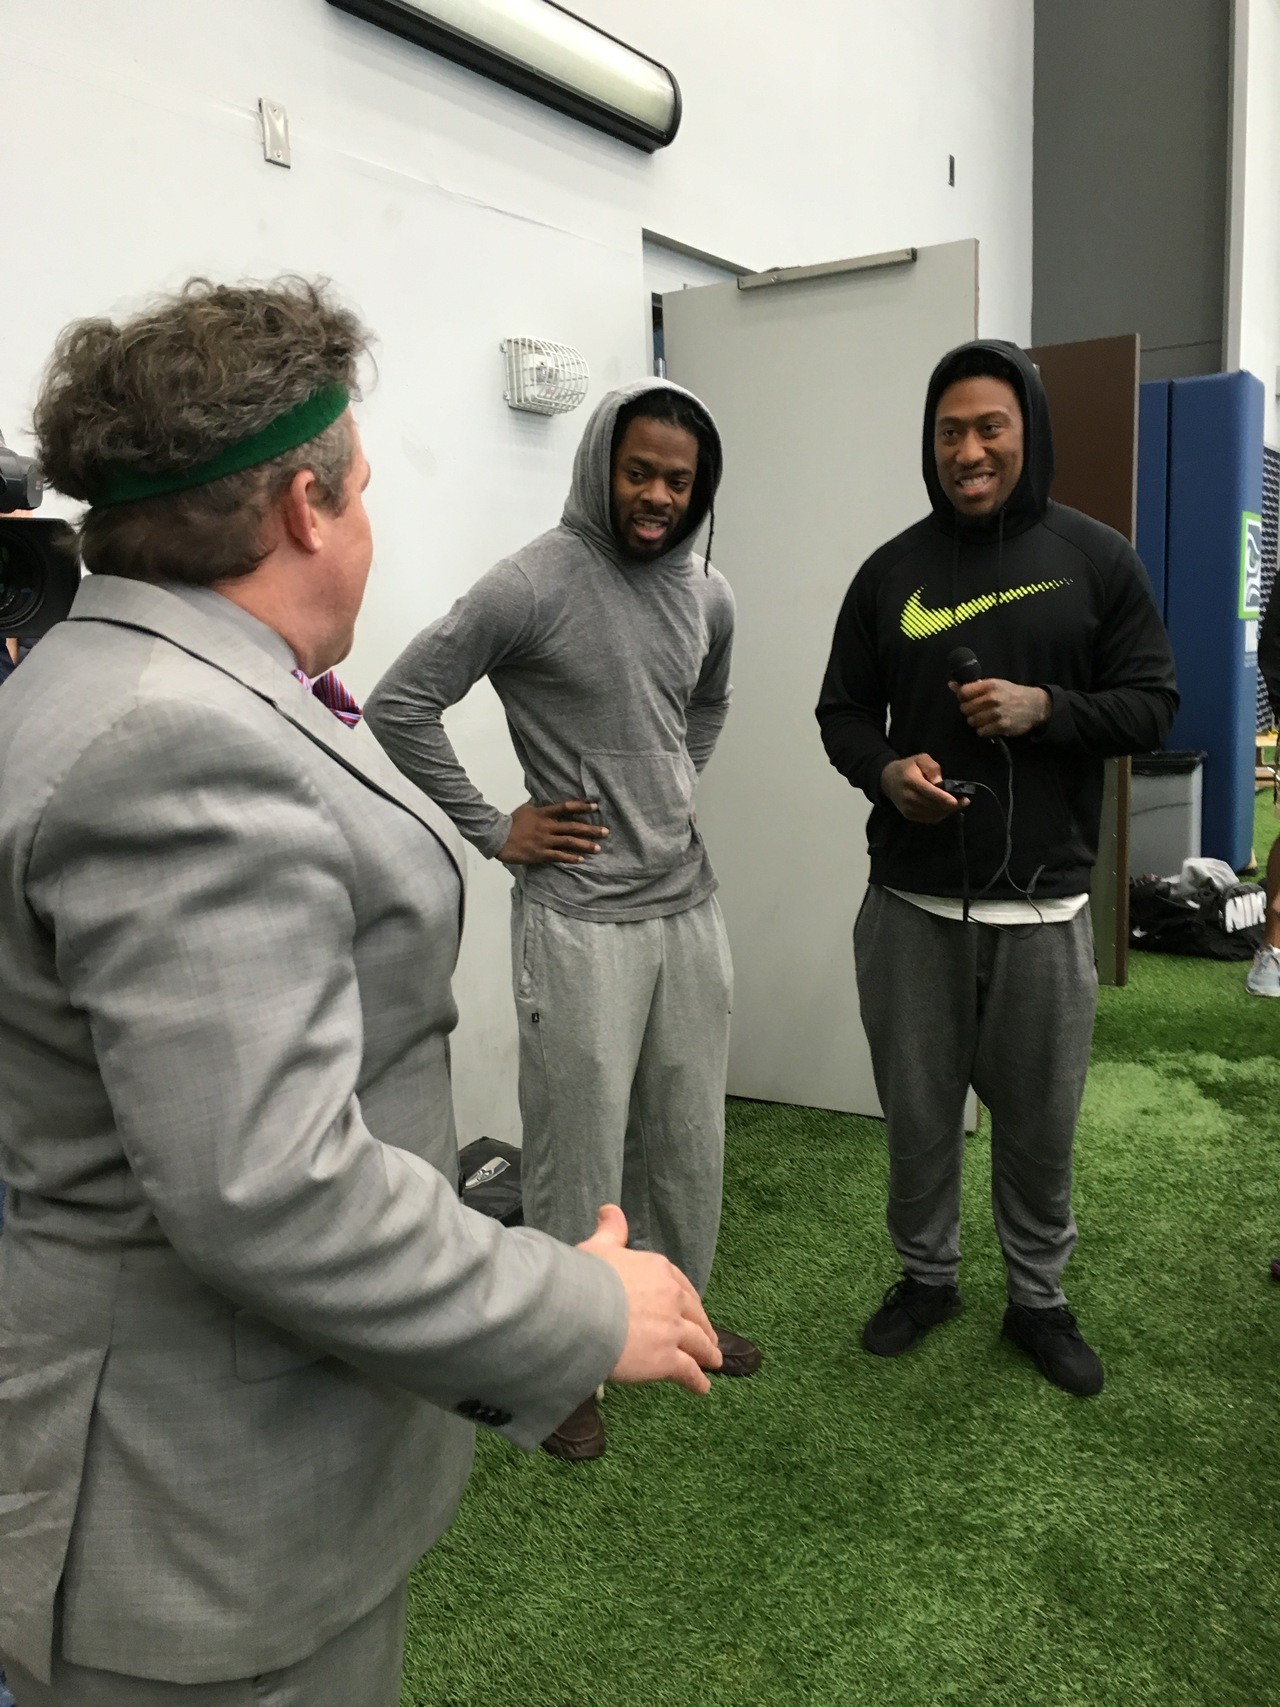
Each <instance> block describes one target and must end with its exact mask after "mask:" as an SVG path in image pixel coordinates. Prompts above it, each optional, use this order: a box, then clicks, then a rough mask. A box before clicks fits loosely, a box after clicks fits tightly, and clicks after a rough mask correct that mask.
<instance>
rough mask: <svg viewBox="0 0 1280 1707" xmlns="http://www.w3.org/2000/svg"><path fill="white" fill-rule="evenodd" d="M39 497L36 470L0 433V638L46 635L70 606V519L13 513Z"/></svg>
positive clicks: (74, 565) (76, 576) (75, 580)
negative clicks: (42, 518) (11, 448)
mask: <svg viewBox="0 0 1280 1707" xmlns="http://www.w3.org/2000/svg"><path fill="white" fill-rule="evenodd" d="M43 497H44V481H43V479H42V478H41V475H40V470H39V468H38V467H37V466H36V464H35V463H34V462H33V461H32V459H31V458H30V457H29V456H19V455H18V453H17V451H15V450H10V449H9V447H8V445H7V444H5V442H4V435H3V434H2V433H0V636H2V637H3V638H4V639H6V640H8V639H14V640H38V639H39V638H40V636H41V635H42V634H47V633H48V632H49V630H50V629H51V628H52V627H53V625H54V623H55V622H61V621H62V619H63V617H64V616H66V614H67V612H68V611H69V610H70V609H71V601H72V599H74V598H75V596H76V588H77V587H78V586H79V585H80V563H79V560H78V558H77V556H76V530H75V529H74V528H73V527H72V526H71V525H70V523H68V522H63V521H53V520H36V519H34V518H28V517H26V516H23V517H16V516H14V515H13V511H14V510H34V509H36V508H37V506H38V505H39V503H40V500H41V499H42V498H43ZM6 518H7V519H6Z"/></svg>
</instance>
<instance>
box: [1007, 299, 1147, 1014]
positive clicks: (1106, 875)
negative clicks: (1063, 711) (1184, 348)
mask: <svg viewBox="0 0 1280 1707" xmlns="http://www.w3.org/2000/svg"><path fill="white" fill-rule="evenodd" d="M1028 354H1029V355H1030V357H1031V359H1032V361H1033V362H1035V364H1036V366H1037V367H1038V368H1039V369H1040V378H1041V380H1042V381H1043V382H1044V389H1045V395H1046V396H1047V397H1048V399H1049V416H1050V419H1051V420H1052V422H1053V450H1054V462H1055V467H1056V472H1055V475H1054V481H1053V493H1052V496H1053V497H1054V498H1056V499H1057V501H1058V502H1059V503H1060V504H1070V505H1071V507H1072V509H1075V510H1083V511H1084V513H1085V515H1086V516H1093V517H1094V518H1095V519H1096V520H1097V521H1100V522H1105V523H1106V524H1107V526H1108V527H1113V528H1115V530H1116V532H1117V533H1122V534H1123V535H1124V537H1125V538H1126V539H1127V540H1128V541H1129V543H1130V544H1131V545H1132V544H1133V543H1134V541H1135V539H1136V537H1137V530H1138V379H1139V365H1140V362H1141V355H1142V352H1141V347H1140V344H1139V339H1138V336H1137V334H1136V333H1132V334H1128V335H1126V336H1124V337H1120V338H1090V339H1087V340H1085V341H1083V342H1080V343H1075V344H1041V345H1039V346H1038V347H1037V348H1035V349H1032V350H1030V351H1028ZM1128 874H1129V761H1128V759H1112V760H1111V761H1110V762H1109V763H1108V765H1107V791H1106V798H1105V801H1104V804H1103V813H1102V834H1101V837H1100V840H1099V845H1098V864H1097V866H1096V868H1095V870H1094V881H1093V894H1092V896H1091V906H1092V910H1093V933H1094V941H1095V944H1096V946H1097V953H1098V974H1099V977H1100V978H1101V979H1102V982H1103V983H1104V984H1127V983H1128V981H1129V875H1128Z"/></svg>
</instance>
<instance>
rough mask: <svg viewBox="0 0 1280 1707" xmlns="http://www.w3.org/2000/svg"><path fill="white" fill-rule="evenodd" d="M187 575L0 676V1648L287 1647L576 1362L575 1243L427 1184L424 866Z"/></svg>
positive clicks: (334, 1614)
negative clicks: (486, 1436)
mask: <svg viewBox="0 0 1280 1707" xmlns="http://www.w3.org/2000/svg"><path fill="white" fill-rule="evenodd" d="M291 661H292V660H291V657H290V655H289V653H288V649H287V648H286V647H284V645H283V642H281V641H280V640H279V637H278V636H275V635H273V634H272V633H271V631H270V630H267V629H264V628H262V626H261V625H260V624H257V623H256V622H254V620H253V619H252V618H249V617H246V616H245V615H244V613H241V612H239V611H236V610H234V608H233V607H231V606H230V605H229V604H228V603H227V601H225V600H222V599H219V598H218V596H217V595H216V594H212V593H206V594H194V595H193V594H190V593H185V594H180V593H178V592H176V591H175V590H171V589H165V588H159V587H150V586H146V585H143V584H141V583H138V582H130V581H124V580H120V579H116V578H112V577H90V578H89V579H87V580H86V581H85V582H84V583H83V584H82V586H81V589H80V592H79V594H78V596H77V599H76V602H75V606H74V609H73V611H72V613H71V617H70V619H69V620H68V621H67V622H65V623H63V624H61V625H60V626H59V627H58V628H56V629H55V630H54V631H53V632H52V633H51V634H50V635H49V636H48V638H47V639H45V640H43V641H42V642H41V644H40V645H39V646H38V647H37V648H36V649H35V651H34V652H33V653H32V655H31V657H30V658H29V659H28V660H27V661H26V662H25V663H24V664H23V666H22V668H21V669H20V670H19V671H17V672H16V674H15V675H14V677H13V679H12V680H11V681H9V682H7V683H5V685H4V687H3V690H0V1178H4V1179H6V1180H7V1181H8V1183H9V1185H10V1188H11V1189H10V1195H9V1206H8V1216H7V1220H6V1225H5V1230H4V1234H3V1236H0V1654H4V1655H9V1656H11V1657H12V1658H14V1659H16V1660H18V1661H19V1662H20V1663H21V1664H22V1665H24V1666H25V1667H26V1668H27V1669H28V1670H29V1671H31V1672H33V1673H35V1674H36V1675H37V1676H38V1677H41V1678H45V1679H47V1677H48V1674H49V1663H50V1654H51V1648H52V1643H53V1641H54V1632H55V1622H56V1620H55V1597H59V1587H60V1588H61V1593H60V1597H59V1598H60V1602H61V1605H60V1623H61V1635H60V1645H61V1651H62V1653H63V1654H64V1655H65V1657H66V1658H67V1659H68V1660H70V1661H72V1662H74V1663H76V1664H78V1665H86V1666H99V1667H103V1668H106V1669H108V1670H113V1671H120V1672H126V1673H130V1674H133V1675H137V1676H144V1677H155V1678H165V1679H171V1680H173V1681H175V1682H180V1683H198V1682H206V1681H212V1680H215V1679H221V1678H228V1677H240V1676H244V1675H246V1674H251V1673H257V1672H261V1671H267V1670H271V1669H274V1668H276V1667H279V1666H284V1665H289V1664H292V1663H293V1662H295V1661H296V1660H298V1659H301V1658H303V1657H304V1656H305V1655H307V1654H308V1653H310V1652H312V1651H314V1649H315V1648H316V1647H318V1646H319V1645H320V1644H321V1643H323V1642H325V1641H327V1640H328V1639H329V1638H330V1637H331V1636H333V1635H335V1634H336V1633H337V1632H339V1631H340V1630H342V1629H344V1628H345V1627H346V1626H347V1625H348V1624H349V1623H351V1622H352V1621H353V1620H354V1619H356V1618H357V1617H359V1616H361V1615H362V1614H363V1613H364V1612H365V1611H367V1610H368V1609H369V1608H371V1607H372V1606H374V1605H375V1604H377V1602H378V1601H380V1600H381V1599H382V1598H383V1597H384V1596H385V1595H386V1594H387V1593H389V1592H390V1590H391V1589H392V1588H393V1587H394V1586H395V1585H396V1583H397V1582H398V1581H400V1580H401V1579H402V1578H403V1577H404V1576H405V1575H406V1574H407V1572H408V1571H409V1569H410V1568H411V1567H412V1565H413V1563H414V1561H415V1560H416V1559H417V1558H418V1557H419V1555H420V1554H422V1553H423V1552H424V1551H425V1550H426V1549H427V1548H428V1547H429V1546H430V1545H431V1544H432V1542H433V1541H434V1540H435V1539H436V1537H437V1536H438V1535H439V1534H440V1533H441V1531H442V1530H443V1529H444V1528H445V1526H446V1525H447V1524H448V1523H449V1521H450V1519H451V1517H452V1516H453V1513H454V1510H455V1508H456V1506H457V1504H458V1500H459V1498H460V1496H461V1494H462V1490H463V1486H464V1484H465V1481H466V1477H467V1473H468V1469H469V1466H470V1459H471V1451H472V1443H473V1429H474V1423H475V1422H477V1421H478V1422H481V1423H486V1424H488V1425H489V1426H491V1427H496V1428H499V1429H500V1430H501V1431H502V1432H503V1433H505V1434H507V1435H509V1436H510V1437H511V1438H512V1439H513V1440H514V1441H516V1442H517V1443H518V1444H520V1445H522V1446H526V1447H532V1446H534V1445H535V1444H536V1443H537V1442H538V1441H539V1440H541V1439H542V1438H543V1437H544V1436H545V1435H546V1434H547V1433H549V1432H550V1430H551V1429H552V1428H553V1427H554V1426H555V1425H556V1424H557V1423H558V1422H560V1421H561V1419H562V1418H563V1417H564V1416H566V1415H567V1414H568V1412H569V1411H570V1410H572V1409H573V1407H574V1406H575V1405H576V1404H577V1403H578V1402H579V1401H580V1400H581V1399H582V1398H583V1397H584V1396H585V1395H586V1394H587V1393H588V1392H589V1391H590V1390H591V1389H592V1387H593V1386H594V1385H595V1384H596V1382H597V1381H600V1380H602V1379H603V1378H604V1376H605V1374H606V1373H607V1371H608V1370H609V1369H610V1368H611V1367H612V1364H613V1362H614V1361H615V1360H616V1358H617V1355H618V1353H619V1351H620V1349H621V1345H622V1341H623V1338H624V1335H625V1319H626V1305H625V1299H624V1296H623V1293H622V1289H621V1285H620V1283H619V1282H618V1280H617V1277H616V1276H615V1275H614V1274H613V1272H612V1271H611V1270H610V1269H609V1268H608V1267H607V1265H605V1264H603V1263H601V1262H599V1261H597V1260H596V1259H595V1258H592V1257H588V1256H584V1255H583V1254H581V1253H580V1252H577V1251H572V1250H569V1249H567V1248H566V1247H564V1246H561V1245H558V1244H556V1243H554V1242H553V1241H552V1240H550V1239H548V1238H545V1237H543V1236H542V1235H540V1234H536V1233H533V1232H528V1231H520V1232H514V1233H513V1232H506V1231H504V1230H503V1229H501V1228H500V1227H499V1226H498V1225H497V1224H496V1223H494V1222H492V1221H489V1220H486V1219H485V1218H484V1217H482V1216H479V1215H475V1214H472V1213H471V1212H470V1211H468V1210H465V1209H463V1208H462V1207H461V1206H460V1204H459V1203H458V1201H457V1197H456V1192H455V1188H454V1183H453V1181H454V1170H455V1153H456V1142H455V1137H454V1127H453V1115H452V1109H451V1103H450V1089H449V1062H448V1047H447V1037H448V1033H449V1031H450V1029H451V1028H452V1026H453V1024H454V1020H455V1017H456V1015H455V1009H454V1005H453V1000H452V996H451V994H450V988H449V979H450V975H451V973H452V970H453V965H454V959H455V955H456V950H457V941H458V928H459V920H460V901H461V882H460V874H461V857H460V854H459V851H458V844H457V842H456V839H455V836H454V833H453V831H452V828H451V827H450V826H449V824H448V822H447V820H446V819H445V818H444V817H443V816H442V815H441V813H440V812H439V810H438V809H437V808H436V807H435V806H433V805H432V804H431V803H430V802H429V801H428V800H427V799H426V798H425V796H423V795H422V794H420V793H419V792H418V791H417V790H416V789H415V788H414V787H413V785H412V784H411V783H408V782H406V781H405V780H404V778H403V777H401V776H400V774H399V772H398V771H397V770H396V769H395V767H394V766H393V765H392V764H391V762H390V760H388V759H387V758H386V757H385V755H384V754H383V753H382V751H381V749H380V748H379V747H378V745H377V743H376V741H375V740H374V739H373V737H372V735H371V734H370V733H369V732H368V730H366V729H364V728H358V729H355V730H350V729H347V728H346V727H345V726H344V725H343V724H342V723H340V722H339V721H338V719H337V718H335V717H334V716H332V714H331V713H330V712H328V711H327V710H326V709H325V708H324V707H323V706H322V705H321V704H320V703H319V701H317V700H316V699H314V698H313V697H312V696H311V695H310V694H308V693H307V692H306V691H305V689H303V688H302V687H301V686H300V685H299V684H298V683H297V682H296V681H294V680H293V679H292V677H291V676H290V675H289V664H290V663H291Z"/></svg>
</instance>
